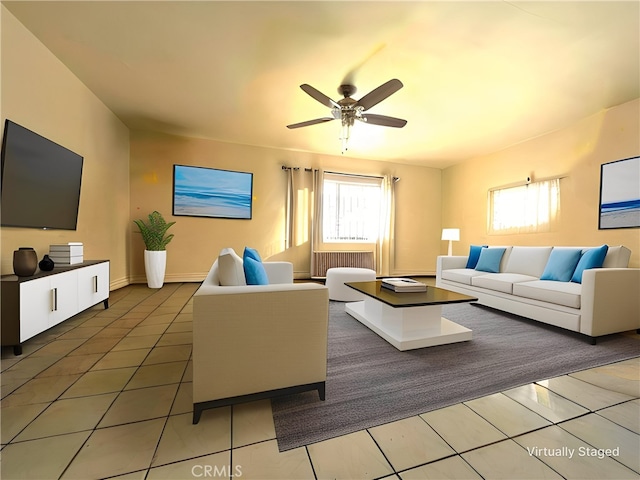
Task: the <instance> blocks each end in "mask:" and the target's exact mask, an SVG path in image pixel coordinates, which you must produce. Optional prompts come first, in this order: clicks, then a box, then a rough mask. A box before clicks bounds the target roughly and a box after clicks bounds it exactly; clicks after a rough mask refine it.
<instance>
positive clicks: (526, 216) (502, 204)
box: [488, 178, 560, 234]
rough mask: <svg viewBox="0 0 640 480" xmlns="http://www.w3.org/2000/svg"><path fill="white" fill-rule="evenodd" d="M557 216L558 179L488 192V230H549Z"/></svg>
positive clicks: (500, 231)
mask: <svg viewBox="0 0 640 480" xmlns="http://www.w3.org/2000/svg"><path fill="white" fill-rule="evenodd" d="M559 217H560V179H559V178H555V179H552V180H545V181H541V182H534V183H530V184H528V185H521V186H517V187H510V188H500V189H495V190H490V191H489V218H488V221H489V225H488V231H489V233H493V234H512V233H539V232H548V231H552V230H555V229H556V226H557V223H558V220H559Z"/></svg>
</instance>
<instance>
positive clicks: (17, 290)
mask: <svg viewBox="0 0 640 480" xmlns="http://www.w3.org/2000/svg"><path fill="white" fill-rule="evenodd" d="M1 300H2V302H1V303H2V312H1V320H2V325H1V327H2V328H1V330H0V332H1V333H2V345H3V346H4V345H12V346H13V347H14V351H15V352H16V354H17V355H19V354H20V353H21V347H20V344H21V343H22V342H25V341H26V340H28V339H30V338H31V337H33V336H35V335H38V334H39V333H42V332H44V331H45V330H47V329H49V328H51V327H53V326H54V325H57V324H58V323H60V322H63V321H64V320H67V319H68V318H71V317H73V316H74V315H76V314H77V313H79V312H82V311H83V310H86V309H87V308H90V307H92V306H94V305H96V304H98V303H100V302H103V303H104V307H105V308H108V307H109V303H108V302H109V262H108V261H88V262H84V263H83V264H79V265H74V266H70V267H62V268H60V269H54V271H52V272H40V273H38V274H36V275H34V276H33V277H21V278H19V277H16V276H15V275H7V276H3V277H2V299H1Z"/></svg>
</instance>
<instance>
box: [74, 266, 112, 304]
mask: <svg viewBox="0 0 640 480" xmlns="http://www.w3.org/2000/svg"><path fill="white" fill-rule="evenodd" d="M105 298H109V262H103V263H98V264H96V265H92V266H90V267H86V268H82V269H80V270H78V311H80V312H81V311H83V310H86V309H87V308H89V307H92V306H94V305H95V304H96V303H99V302H102V301H104V299H105Z"/></svg>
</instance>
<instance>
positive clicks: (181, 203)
mask: <svg viewBox="0 0 640 480" xmlns="http://www.w3.org/2000/svg"><path fill="white" fill-rule="evenodd" d="M252 196H253V173H248V172H234V171H230V170H219V169H215V168H206V167H193V166H187V165H174V166H173V214H174V215H183V216H189V217H214V218H239V219H247V220H248V219H251V215H252V198H253V197H252Z"/></svg>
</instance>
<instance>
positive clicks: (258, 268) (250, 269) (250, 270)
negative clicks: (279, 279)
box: [243, 256, 269, 285]
mask: <svg viewBox="0 0 640 480" xmlns="http://www.w3.org/2000/svg"><path fill="white" fill-rule="evenodd" d="M243 263H244V276H245V279H246V281H247V285H269V277H268V276H267V272H266V271H265V269H264V266H263V265H262V262H259V261H258V260H256V259H255V258H253V257H249V256H248V257H245V258H244V262H243Z"/></svg>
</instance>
